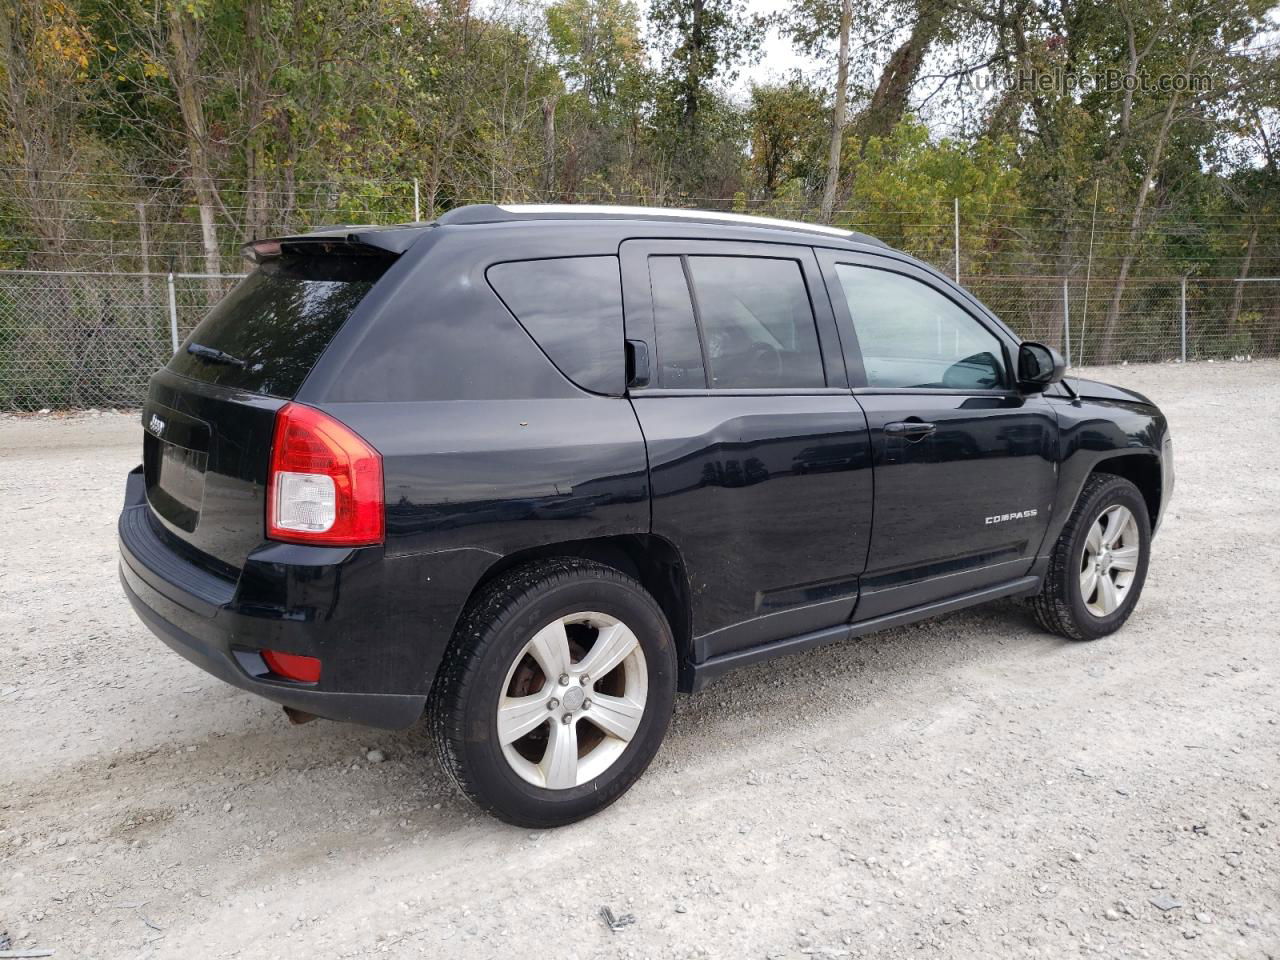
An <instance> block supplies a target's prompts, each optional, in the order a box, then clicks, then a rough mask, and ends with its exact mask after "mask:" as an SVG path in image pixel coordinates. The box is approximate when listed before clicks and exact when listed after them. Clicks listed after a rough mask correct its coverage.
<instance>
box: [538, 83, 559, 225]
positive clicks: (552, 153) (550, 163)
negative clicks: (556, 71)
mask: <svg viewBox="0 0 1280 960" xmlns="http://www.w3.org/2000/svg"><path fill="white" fill-rule="evenodd" d="M557 100H559V96H558V95H556V94H552V95H551V96H549V97H544V98H543V99H542V192H543V195H544V196H545V197H546V199H547V201H548V202H553V201H554V200H555V189H556V102H557Z"/></svg>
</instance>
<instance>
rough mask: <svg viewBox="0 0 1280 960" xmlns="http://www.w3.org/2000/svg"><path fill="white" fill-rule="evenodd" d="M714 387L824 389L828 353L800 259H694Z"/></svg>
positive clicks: (691, 262) (696, 291)
mask: <svg viewBox="0 0 1280 960" xmlns="http://www.w3.org/2000/svg"><path fill="white" fill-rule="evenodd" d="M688 263H689V271H690V275H691V276H692V278H693V289H694V295H695V297H696V298H697V304H698V315H699V319H700V320H701V322H702V338H703V343H704V344H705V346H706V362H707V368H708V373H709V374H710V380H711V386H712V387H721V388H724V387H822V386H825V385H826V377H825V376H824V374H823V372H822V354H821V352H820V351H819V349H818V332H817V328H816V327H815V326H814V322H813V310H812V308H811V307H810V306H809V294H808V290H807V289H806V287H805V284H804V274H803V273H802V272H801V270H800V264H799V263H797V262H796V261H795V260H782V259H776V260H775V259H766V258H763V257H689V258H688Z"/></svg>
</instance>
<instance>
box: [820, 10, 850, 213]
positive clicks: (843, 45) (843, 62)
mask: <svg viewBox="0 0 1280 960" xmlns="http://www.w3.org/2000/svg"><path fill="white" fill-rule="evenodd" d="M852 27H853V0H844V2H843V3H842V4H841V5H840V53H839V55H838V57H837V60H836V63H837V66H836V94H835V105H834V106H833V107H832V109H831V146H830V147H829V148H828V151H827V186H826V189H825V190H823V192H822V222H823V223H830V222H831V212H832V211H833V210H834V209H835V205H836V186H837V185H838V183H839V181H840V148H841V146H842V145H843V144H844V126H845V123H846V122H847V121H848V119H849V117H848V112H847V110H846V107H845V98H846V97H847V96H848V95H849V31H850V30H851V29H852Z"/></svg>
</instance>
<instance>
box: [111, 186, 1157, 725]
mask: <svg viewBox="0 0 1280 960" xmlns="http://www.w3.org/2000/svg"><path fill="white" fill-rule="evenodd" d="M469 209H471V210H472V211H481V212H480V213H474V214H472V215H470V216H469V217H459V218H456V219H457V220H463V221H465V220H467V219H472V220H478V221H481V222H472V223H467V222H452V223H450V222H445V223H439V224H436V225H423V226H419V227H416V228H411V229H400V230H395V231H386V232H385V236H383V237H382V238H379V236H377V234H378V233H379V232H378V231H368V232H367V236H369V237H371V238H372V239H371V241H370V242H373V243H382V244H383V245H384V246H386V247H388V248H390V247H392V246H394V248H395V252H397V253H398V254H399V259H398V260H397V261H396V262H395V263H394V265H392V266H391V268H390V269H389V270H387V272H386V274H385V275H384V276H383V278H382V279H381V280H380V281H379V282H378V283H376V284H375V285H374V287H373V289H372V292H371V293H369V295H368V296H367V297H366V298H365V299H364V301H362V302H361V303H360V305H359V306H358V307H357V309H356V310H355V312H354V314H353V315H352V316H351V318H350V319H349V320H348V321H347V322H346V324H345V326H343V327H342V329H341V330H340V331H339V333H338V334H337V336H336V337H335V338H334V339H333V341H332V343H331V344H330V345H329V347H328V349H327V350H325V351H324V353H323V354H322V355H321V357H320V359H319V361H318V362H317V363H316V365H315V367H314V368H313V369H312V370H311V372H310V374H309V375H308V376H307V378H306V380H305V381H304V382H303V384H302V387H301V388H300V390H299V391H298V393H297V395H296V397H294V398H293V399H294V400H296V401H298V402H300V403H305V404H309V405H312V406H314V407H317V408H319V409H321V410H323V411H325V412H327V413H329V414H331V415H332V416H334V417H336V418H337V419H339V420H341V421H342V422H344V423H346V424H347V425H348V426H350V427H351V428H352V429H353V430H355V431H356V432H357V433H358V434H360V436H362V437H363V438H364V439H365V440H367V441H368V442H369V443H370V444H371V445H372V446H373V447H375V448H376V449H377V450H378V451H379V452H380V453H381V455H382V457H383V469H384V480H385V492H386V541H385V544H384V545H382V546H378V547H367V548H360V549H342V548H324V547H311V546H300V545H294V544H283V543H272V542H270V541H267V540H266V539H265V538H264V510H265V506H264V495H265V482H266V474H267V469H268V462H269V450H270V444H271V436H272V428H273V423H274V416H275V412H276V410H277V409H278V408H279V407H280V406H282V405H283V403H284V402H285V400H284V399H281V398H273V397H265V396H260V395H256V394H248V393H241V392H237V391H233V390H227V389H225V388H219V387H214V386H210V385H207V384H201V383H196V382H194V381H191V380H187V379H185V378H183V377H180V376H177V375H175V374H174V373H172V372H170V371H168V370H162V371H160V372H159V373H157V374H156V376H155V377H154V378H153V380H152V385H151V393H150V398H149V401H148V404H147V407H146V409H145V410H144V412H143V420H144V424H145V423H146V422H147V420H148V418H149V417H150V416H151V415H152V414H153V413H154V414H156V415H158V416H161V417H163V418H164V419H165V420H166V421H167V422H169V423H170V424H178V425H180V426H177V427H173V428H172V429H175V430H181V431H183V436H184V437H186V438H187V441H186V442H187V444H188V446H189V447H190V448H191V449H190V450H189V451H186V452H183V449H181V448H180V450H179V455H180V456H182V457H187V458H194V459H196V460H199V464H198V466H200V467H201V468H202V469H203V473H204V487H203V492H202V497H203V502H202V504H200V505H199V507H200V509H199V520H198V522H197V523H196V524H195V526H194V529H188V528H187V527H190V523H189V522H187V519H186V518H187V517H188V513H185V512H184V509H185V508H184V505H183V503H181V502H180V500H181V495H182V491H181V488H180V487H179V488H177V494H176V496H170V494H169V493H168V492H167V491H165V490H161V489H159V488H158V487H157V486H156V485H155V484H154V482H153V479H152V473H153V471H154V470H155V469H157V468H156V466H155V464H156V463H157V462H158V458H159V456H160V455H159V453H158V452H157V451H155V450H153V449H151V448H152V446H153V445H154V444H155V439H154V438H153V437H149V438H148V440H147V444H148V452H147V467H146V470H145V471H141V470H140V471H137V472H135V473H134V474H131V475H130V483H129V485H128V492H127V496H126V504H125V509H124V512H123V513H122V515H121V520H120V539H121V549H122V563H121V577H122V580H123V582H124V584H125V588H126V592H127V594H128V595H129V596H130V599H131V600H132V602H133V604H134V606H135V608H136V609H137V610H138V612H139V614H140V616H141V617H142V619H143V620H144V621H145V622H146V623H147V625H148V626H149V627H150V628H151V629H152V630H153V631H155V632H156V633H157V634H158V635H160V636H161V637H162V638H163V639H164V640H165V641H166V642H167V643H169V644H170V645H171V646H173V647H174V648H175V649H176V650H178V651H179V652H181V653H182V654H183V655H184V656H187V657H188V658H189V659H192V660H193V661H195V662H197V663H199V664H200V665H201V666H203V667H204V668H205V669H208V670H210V671H212V672H214V673H216V674H217V675H219V676H221V677H222V678H223V679H226V680H228V681H229V682H232V683H235V684H237V685H239V686H241V687H244V688H246V689H251V690H254V691H255V692H258V693H260V694H262V695H264V696H267V697H269V698H271V699H274V700H276V701H277V702H281V703H285V704H287V705H290V706H293V707H296V708H298V709H301V710H305V711H309V712H312V713H317V714H320V715H323V716H329V717H333V718H335V719H343V720H353V721H358V722H363V723H369V724H374V725H383V726H405V725H408V724H410V723H412V722H413V721H414V720H415V719H416V717H417V716H418V715H419V714H420V712H421V710H422V707H423V705H424V703H425V699H426V697H427V696H428V694H429V692H430V690H431V686H432V683H433V680H434V677H435V673H436V669H437V667H438V665H439V663H440V660H441V658H442V656H443V654H444V651H445V649H446V647H447V645H448V643H449V641H450V639H451V635H452V631H453V627H454V624H455V622H456V620H457V618H458V616H459V614H460V613H461V611H462V610H463V608H464V607H465V606H466V604H467V602H468V600H469V598H470V597H471V596H472V595H473V593H474V592H475V591H476V590H477V589H478V588H479V587H480V586H481V585H482V584H483V583H484V582H485V580H486V579H487V578H489V577H492V576H494V575H495V574H496V573H497V572H498V571H500V570H502V569H505V568H506V567H509V566H511V565H513V564H515V563H518V562H520V561H521V560H523V559H528V558H534V557H538V556H553V555H563V554H566V553H572V554H577V555H585V556H592V557H596V558H598V559H601V560H603V561H605V562H610V563H615V564H616V565H618V566H621V567H622V568H623V569H625V570H627V571H628V572H631V573H633V574H634V575H636V576H639V577H640V578H641V579H642V580H643V581H644V582H645V583H646V586H649V587H650V589H651V590H652V591H653V592H654V593H655V595H658V596H659V599H660V602H662V603H663V606H664V607H665V608H666V610H667V614H668V617H669V619H670V620H671V621H672V626H673V630H674V632H675V634H676V636H677V638H678V640H679V642H680V646H681V655H682V660H683V662H682V674H681V676H682V685H683V686H684V687H685V688H686V689H692V688H695V687H697V686H698V685H700V684H701V683H702V682H704V681H705V680H706V679H708V678H710V677H713V676H715V675H716V674H718V673H720V672H722V671H723V670H725V669H728V668H730V667H732V666H735V665H738V664H741V663H747V662H752V661H755V660H759V659H763V658H765V657H768V656H773V655H776V654H779V653H785V652H789V651H792V650H797V649H803V648H805V647H807V646H812V645H815V644H817V643H822V642H828V641H831V640H838V639H841V638H844V637H848V636H851V635H855V634H858V633H862V632H866V631H867V630H870V629H875V628H878V627H880V626H885V625H889V624H893V623H899V622H904V621H906V620H910V619H916V618H919V617H922V616H928V615H931V614H933V613H937V612H942V611H945V610H949V609H954V608H957V607H960V606H966V605H969V604H971V603H975V602H980V601H982V600H985V599H990V598H992V597H997V596H1005V595H1011V594H1017V593H1026V592H1034V591H1035V590H1036V589H1037V588H1038V586H1039V578H1040V576H1041V574H1042V572H1043V570H1044V567H1045V564H1046V561H1047V555H1048V552H1049V550H1050V549H1051V547H1052V545H1053V543H1054V541H1055V539H1056V538H1057V536H1058V533H1059V531H1060V529H1061V527H1062V524H1063V523H1064V522H1065V520H1066V518H1067V515H1068V513H1069V512H1070V509H1071V507H1072V505H1073V503H1074V502H1075V499H1076V496H1077V494H1078V492H1079V490H1080V489H1081V487H1082V485H1083V483H1084V481H1085V479H1086V478H1087V477H1088V475H1089V473H1090V472H1091V471H1093V470H1094V469H1096V468H1099V466H1100V465H1101V466H1102V467H1103V469H1109V470H1112V471H1113V472H1119V473H1122V474H1124V475H1126V476H1130V477H1131V478H1133V479H1135V482H1139V485H1140V486H1141V487H1142V488H1143V492H1144V494H1145V495H1146V497H1147V500H1148V502H1149V504H1150V506H1151V509H1152V513H1153V520H1154V521H1155V522H1158V521H1159V519H1160V515H1161V513H1162V511H1163V506H1164V504H1165V503H1167V500H1168V497H1169V494H1170V492H1171V488H1172V466H1171V463H1170V449H1169V446H1168V443H1167V440H1168V437H1167V427H1166V423H1165V420H1164V418H1163V416H1162V415H1161V414H1160V413H1159V411H1158V410H1157V409H1156V408H1155V407H1154V406H1153V405H1152V404H1151V403H1150V402H1149V401H1147V400H1146V399H1145V398H1143V397H1141V396H1139V395H1137V394H1134V393H1131V392H1129V391H1125V390H1121V389H1119V388H1115V387H1108V386H1104V385H1101V384H1090V383H1087V382H1083V381H1071V382H1070V386H1071V387H1072V389H1068V387H1067V386H1066V385H1061V384H1060V385H1054V386H1053V387H1051V388H1049V389H1048V390H1047V391H1045V392H1043V393H1039V392H1025V391H1020V390H1019V389H1017V388H1016V387H1015V386H1012V385H1011V386H1009V387H1008V388H1004V389H999V390H976V391H967V392H963V391H962V392H955V393H952V392H943V391H940V390H936V389H929V390H925V389H916V390H902V389H899V390H883V389H881V390H876V389H869V388H868V387H867V386H866V382H865V380H864V379H863V376H862V363H861V359H860V356H859V353H858V349H857V343H856V337H855V335H854V331H853V326H852V322H851V319H850V317H849V315H848V309H847V307H846V305H845V299H844V297H843V296H842V295H841V294H840V292H839V288H838V285H837V284H835V282H834V281H833V279H832V269H833V265H834V264H836V263H861V264H866V263H869V262H874V263H876V264H880V265H885V266H888V267H890V268H891V269H895V270H898V271H900V272H903V273H906V274H908V275H911V276H914V277H916V278H917V279H920V280H922V281H924V282H926V283H928V284H930V285H931V286H933V287H935V288H936V289H937V290H939V291H942V292H943V293H944V294H946V295H947V296H949V297H951V298H952V299H953V300H954V301H956V302H957V303H959V304H960V305H961V306H963V307H964V308H965V309H966V310H968V311H969V312H970V313H971V314H972V315H974V316H975V317H977V318H978V319H979V320H980V321H981V322H982V323H984V324H985V325H986V326H987V327H988V328H989V329H990V330H991V331H992V332H994V333H995V334H996V335H997V336H998V337H999V339H1000V341H1001V343H1002V344H1003V346H1004V349H1005V352H1006V359H1007V360H1008V361H1009V364H1010V365H1012V361H1013V360H1015V359H1016V357H1017V348H1018V339H1017V338H1016V337H1015V336H1014V335H1013V334H1012V333H1011V332H1010V331H1009V330H1008V329H1007V328H1006V327H1004V326H1003V325H1002V324H1001V323H1000V322H999V321H998V320H997V319H996V318H995V317H994V316H993V315H992V314H991V313H990V312H989V311H987V310H986V309H985V308H984V307H983V306H982V305H981V304H980V303H978V302H977V301H976V300H974V299H973V298H972V297H971V296H970V295H969V294H967V293H966V292H965V291H963V290H962V289H960V288H958V287H956V286H955V285H954V284H953V283H951V282H950V281H949V280H947V279H946V278H945V277H943V276H941V275H940V274H938V273H937V272H936V271H934V270H932V269H931V268H929V267H927V266H924V265H922V264H920V263H918V262H917V261H915V260H913V259H911V258H909V257H907V256H905V255H903V254H900V253H897V252H895V251H892V250H890V249H888V248H886V247H884V246H883V245H881V244H878V243H877V242H875V241H871V240H870V239H869V238H858V237H856V235H855V237H854V238H852V239H847V240H846V239H841V238H837V237H834V236H827V235H822V234H817V233H812V232H801V231H796V230H787V229H781V228H779V229H771V228H763V227H757V226H738V225H726V224H717V223H709V222H696V221H695V222H690V221H680V220H661V219H627V218H623V217H615V218H608V217H606V218H600V217H575V218H568V217H562V218H557V219H553V220H548V219H541V218H532V219H506V218H502V217H501V215H499V214H496V213H494V214H491V215H490V216H489V217H488V219H492V220H495V221H497V222H483V221H484V220H485V219H486V216H485V215H483V211H485V210H492V208H469ZM690 251H695V252H698V253H702V252H707V253H711V254H716V255H733V256H741V255H744V254H753V253H760V254H761V255H767V256H783V257H787V258H793V259H795V260H796V261H797V262H798V263H799V264H800V265H801V269H802V271H803V276H804V280H805V284H806V286H807V289H808V292H809V296H810V301H811V305H812V307H813V311H814V317H815V320H816V323H817V328H818V335H819V340H820V347H821V351H822V362H823V369H824V371H825V376H826V380H827V385H826V387H824V388H813V389H804V390H786V389H778V390H773V389H766V390H739V391H731V390H705V389H681V390H671V389H661V388H657V387H639V386H637V387H631V388H628V386H627V375H628V374H627V369H626V358H625V355H624V350H623V343H622V342H621V337H620V339H619V342H618V344H617V366H616V371H608V372H607V375H606V377H605V378H604V380H605V382H607V383H610V384H612V385H613V386H612V387H610V392H609V393H608V394H596V393H589V392H587V391H585V390H583V389H580V388H579V387H578V386H575V384H574V383H573V382H571V381H570V380H569V379H568V378H567V377H566V376H564V375H563V374H562V373H561V372H560V371H559V370H558V369H557V367H556V365H555V364H554V363H553V362H552V360H551V359H550V358H549V357H548V356H547V354H545V353H544V352H543V351H542V350H541V349H540V348H539V345H538V343H537V342H535V341H534V340H533V339H532V337H531V336H530V335H529V334H528V333H527V332H526V331H525V330H524V329H523V328H522V326H521V324H520V323H519V322H518V321H517V319H516V318H515V317H514V316H513V315H512V314H511V312H510V311H509V310H508V309H507V308H506V306H505V305H504V303H503V301H502V300H501V299H499V297H498V296H497V295H496V294H495V292H494V290H493V289H492V287H491V286H490V284H489V283H487V282H486V278H485V272H486V270H487V269H488V268H489V267H490V266H491V265H493V264H496V263H500V262H505V261H516V260H529V259H539V258H548V257H566V256H616V257H618V262H619V269H620V279H621V290H622V302H623V311H624V317H623V321H624V323H623V325H620V328H619V329H620V331H621V330H623V329H625V337H626V338H627V339H631V340H636V341H640V342H641V343H647V344H649V345H650V347H651V346H652V344H653V332H654V324H653V313H652V302H651V299H650V290H649V281H648V276H647V272H646V268H645V262H646V260H645V258H646V257H647V256H649V255H651V254H654V253H659V254H676V255H678V254H680V253H681V252H685V253H687V252H690ZM916 420H923V421H927V422H930V423H933V424H935V425H936V429H935V431H934V432H933V433H932V434H930V435H928V436H926V437H924V438H907V437H904V436H902V435H900V434H898V433H895V432H894V430H895V429H896V428H894V427H892V426H890V425H892V424H900V423H902V422H914V421H916ZM886 428H888V429H886ZM170 455H172V454H170ZM149 489H150V490H151V492H152V496H151V497H148V490H149ZM199 495H200V494H199V493H198V492H197V493H193V496H197V497H198V496H199ZM1032 509H1034V510H1035V515H1034V516H1033V517H1028V518H1026V519H1019V520H1016V521H1011V522H999V523H987V522H986V520H987V518H990V517H993V516H999V515H1001V514H1008V513H1009V512H1010V511H1011V510H1018V511H1029V510H1032ZM259 649H275V650H281V651H285V652H291V653H298V654H305V655H310V656H317V657H319V658H321V660H322V662H323V664H324V670H323V673H322V676H321V680H320V682H319V683H318V684H315V685H306V684H298V683H292V682H289V681H286V680H282V679H279V678H275V677H274V675H271V674H270V673H269V671H267V670H266V668H265V666H264V665H263V664H262V661H261V657H259V656H258V655H257V653H256V652H255V651H257V650H259Z"/></svg>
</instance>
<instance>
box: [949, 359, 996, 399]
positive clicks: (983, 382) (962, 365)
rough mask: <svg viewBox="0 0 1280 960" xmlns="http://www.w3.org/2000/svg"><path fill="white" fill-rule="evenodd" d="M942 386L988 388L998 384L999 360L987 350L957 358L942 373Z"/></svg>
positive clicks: (971, 388)
mask: <svg viewBox="0 0 1280 960" xmlns="http://www.w3.org/2000/svg"><path fill="white" fill-rule="evenodd" d="M942 385H943V386H944V387H958V388H961V389H969V390H989V389H992V388H995V387H998V386H1000V362H999V361H998V360H996V358H995V356H994V355H993V354H992V353H991V352H990V351H987V350H984V351H983V352H982V353H975V354H972V355H971V356H968V357H965V358H964V359H963V360H957V361H956V362H955V363H953V364H952V365H951V366H949V367H947V369H946V371H945V372H944V373H943V374H942Z"/></svg>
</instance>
